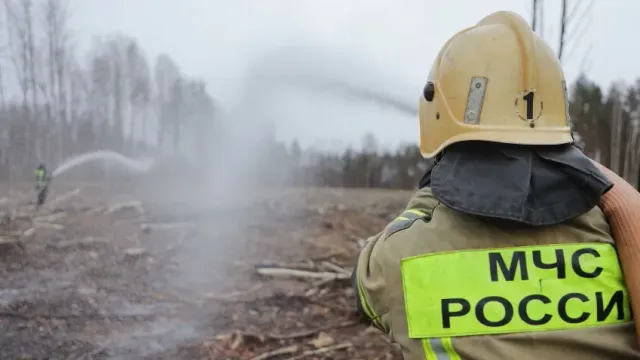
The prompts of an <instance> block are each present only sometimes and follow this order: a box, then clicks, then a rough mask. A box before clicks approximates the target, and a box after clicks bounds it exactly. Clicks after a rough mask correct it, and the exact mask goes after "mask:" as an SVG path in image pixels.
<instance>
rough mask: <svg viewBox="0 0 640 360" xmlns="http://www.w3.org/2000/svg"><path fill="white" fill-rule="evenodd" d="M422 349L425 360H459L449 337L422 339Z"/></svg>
mask: <svg viewBox="0 0 640 360" xmlns="http://www.w3.org/2000/svg"><path fill="white" fill-rule="evenodd" d="M422 350H424V355H425V357H426V360H461V359H460V355H458V353H457V352H456V350H455V349H454V348H453V342H452V341H451V338H449V337H445V338H430V339H423V340H422Z"/></svg>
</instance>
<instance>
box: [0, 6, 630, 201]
mask: <svg viewBox="0 0 640 360" xmlns="http://www.w3.org/2000/svg"><path fill="white" fill-rule="evenodd" d="M0 5H1V6H0V9H2V11H1V12H0V14H2V13H4V18H3V19H2V20H3V21H0V139H1V141H0V180H2V181H20V180H25V179H29V177H30V176H32V170H33V168H34V167H35V166H37V164H38V163H39V162H40V161H43V162H45V163H47V164H59V163H60V162H62V161H63V160H65V159H67V158H69V157H71V156H73V155H76V154H80V153H84V152H88V151H95V150H100V149H109V150H113V151H117V152H120V153H123V154H128V155H133V156H135V155H139V154H145V155H154V156H156V157H157V156H165V157H172V158H176V159H185V161H186V162H188V161H196V162H197V161H199V158H202V157H207V156H208V155H206V153H207V151H208V150H209V149H211V148H212V147H211V146H210V142H211V141H216V137H215V136H213V135H215V134H216V131H222V130H221V129H223V126H222V125H221V124H222V123H223V122H224V111H223V109H221V108H220V106H219V105H218V104H217V102H216V97H215V94H211V93H209V91H208V90H207V87H206V84H205V81H204V80H203V79H199V78H197V77H192V76H189V75H187V74H185V73H184V72H183V71H181V69H180V67H179V65H178V64H177V63H176V62H175V61H174V60H173V59H172V58H171V56H169V55H166V54H164V55H159V56H157V57H156V58H150V57H148V56H147V55H146V54H145V51H144V49H143V47H142V46H141V45H140V44H139V43H138V42H137V40H136V39H135V38H132V37H130V36H127V35H124V34H106V35H104V36H101V37H98V38H95V39H94V41H93V43H92V46H91V50H90V51H89V52H88V53H86V54H85V53H79V51H78V50H77V49H76V48H75V47H74V43H73V41H72V39H73V29H72V28H71V26H70V24H69V16H70V14H69V11H70V10H69V6H68V3H67V2H66V1H63V0H42V1H33V0H3V3H2V4H0ZM5 20H6V21H5ZM534 22H535V19H534ZM562 43H563V40H562V38H561V44H562ZM12 89H13V90H17V91H12ZM570 115H571V122H572V125H573V127H574V131H575V132H576V134H578V138H579V142H580V145H581V147H582V148H583V149H584V152H585V153H586V154H587V155H588V156H590V157H591V158H593V159H595V160H597V161H599V162H601V163H603V164H604V165H606V166H608V167H610V168H611V169H613V170H614V171H616V172H617V173H619V174H620V175H622V176H623V177H624V178H625V179H627V180H628V181H629V182H630V183H632V184H634V185H635V186H636V187H638V186H639V185H640V146H639V141H640V128H639V126H640V124H639V122H640V79H638V80H632V79H626V81H625V82H617V83H613V84H596V83H594V82H592V81H590V80H589V79H588V77H587V76H585V75H583V76H580V77H579V78H578V79H577V81H575V82H574V83H573V84H571V87H570ZM267 135H268V136H267V137H268V138H267V142H268V144H267V148H268V151H267V152H266V153H264V154H261V156H262V157H266V159H265V160H267V159H268V160H269V161H268V163H269V164H271V165H270V166H267V167H265V168H264V169H263V170H262V171H263V174H264V179H265V181H269V182H272V183H283V182H284V183H286V184H288V185H315V186H337V187H386V188H409V189H410V188H413V187H415V186H416V184H417V180H418V179H419V178H420V177H421V176H422V174H423V173H424V171H425V169H426V167H427V162H426V160H423V159H422V157H421V156H420V153H419V151H418V149H417V146H416V145H415V144H403V145H400V146H399V147H398V148H397V149H396V150H394V151H389V150H382V149H381V147H380V146H379V145H378V143H377V141H376V138H375V135H374V134H370V133H369V134H365V135H364V136H363V139H362V144H360V145H361V146H354V147H353V148H349V149H347V150H346V151H344V152H343V153H326V152H321V151H318V150H315V149H313V148H301V146H300V145H299V144H298V143H297V142H296V141H293V142H291V143H283V142H280V141H278V140H277V139H276V138H275V136H270V135H269V134H267ZM265 163H267V161H265ZM274 164H276V165H277V166H274ZM214 166H215V164H214ZM285 173H286V174H287V175H286V176H284V175H283V174H285Z"/></svg>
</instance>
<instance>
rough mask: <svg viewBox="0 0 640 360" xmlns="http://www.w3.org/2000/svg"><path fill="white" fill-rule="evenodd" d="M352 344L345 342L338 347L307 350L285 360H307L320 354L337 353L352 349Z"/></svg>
mask: <svg viewBox="0 0 640 360" xmlns="http://www.w3.org/2000/svg"><path fill="white" fill-rule="evenodd" d="M352 347H353V344H351V343H350V342H345V343H342V344H339V345H334V346H327V347H324V348H320V349H317V350H307V351H305V352H303V353H302V354H300V355H297V356H294V357H290V358H288V359H287V360H299V359H307V358H309V357H310V356H315V355H320V354H326V353H330V352H334V351H338V350H346V349H349V348H352Z"/></svg>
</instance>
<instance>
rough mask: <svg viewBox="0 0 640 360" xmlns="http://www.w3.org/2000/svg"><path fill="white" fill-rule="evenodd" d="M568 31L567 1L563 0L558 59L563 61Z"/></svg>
mask: <svg viewBox="0 0 640 360" xmlns="http://www.w3.org/2000/svg"><path fill="white" fill-rule="evenodd" d="M566 30H567V0H562V14H561V15H560V44H559V45H558V58H559V59H560V61H562V52H563V50H564V41H565V35H566Z"/></svg>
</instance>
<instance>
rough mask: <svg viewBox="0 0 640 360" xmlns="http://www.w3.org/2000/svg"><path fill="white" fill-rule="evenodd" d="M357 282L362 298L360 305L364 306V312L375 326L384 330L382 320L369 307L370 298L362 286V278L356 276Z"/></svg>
mask: <svg viewBox="0 0 640 360" xmlns="http://www.w3.org/2000/svg"><path fill="white" fill-rule="evenodd" d="M356 282H357V283H358V293H359V295H360V296H359V297H360V304H361V305H362V309H363V310H364V312H365V314H366V315H367V317H368V318H369V319H370V320H371V322H372V323H373V325H374V326H375V327H377V328H378V329H380V330H384V329H383V327H382V324H380V320H379V319H378V315H376V312H375V311H374V310H373V308H372V307H371V306H370V305H369V298H368V296H367V293H366V292H365V291H364V286H363V285H362V281H360V277H358V276H356Z"/></svg>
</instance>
